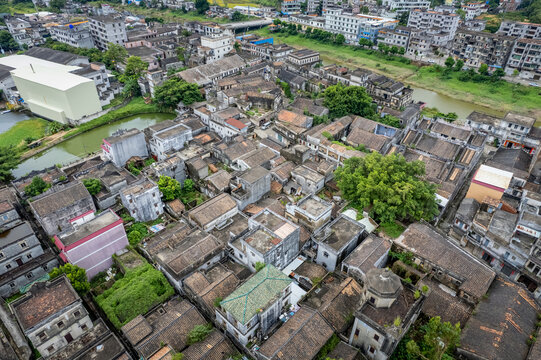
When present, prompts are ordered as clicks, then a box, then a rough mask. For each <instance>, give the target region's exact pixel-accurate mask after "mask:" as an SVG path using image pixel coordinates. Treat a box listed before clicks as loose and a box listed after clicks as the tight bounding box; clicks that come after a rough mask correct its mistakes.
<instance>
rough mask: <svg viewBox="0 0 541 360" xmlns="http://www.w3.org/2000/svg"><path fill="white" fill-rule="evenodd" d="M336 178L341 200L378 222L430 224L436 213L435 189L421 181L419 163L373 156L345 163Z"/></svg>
mask: <svg viewBox="0 0 541 360" xmlns="http://www.w3.org/2000/svg"><path fill="white" fill-rule="evenodd" d="M335 175H336V181H337V183H338V187H339V188H340V190H341V191H342V196H343V198H344V199H346V200H348V201H350V202H351V203H352V204H354V205H356V208H360V209H364V208H369V209H370V215H371V217H373V218H375V219H376V220H377V221H380V222H384V223H385V222H389V223H392V222H394V221H395V220H396V219H400V220H401V219H404V220H415V221H418V220H421V219H425V220H432V218H433V217H434V216H435V215H437V213H438V205H437V202H436V195H435V193H436V187H435V186H434V185H433V184H430V183H428V182H427V181H425V180H423V178H422V177H423V176H424V175H425V166H424V163H423V162H422V161H412V162H408V161H406V159H405V158H404V157H403V156H402V155H400V154H390V155H387V156H383V155H381V154H379V153H377V152H372V153H370V154H368V155H366V156H365V157H364V158H355V157H354V158H350V159H347V160H345V161H344V165H343V166H341V167H339V168H338V169H336V172H335Z"/></svg>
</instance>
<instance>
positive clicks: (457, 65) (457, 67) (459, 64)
mask: <svg viewBox="0 0 541 360" xmlns="http://www.w3.org/2000/svg"><path fill="white" fill-rule="evenodd" d="M463 67H464V61H463V60H461V59H458V60H457V61H456V63H455V71H461V70H462V68H463Z"/></svg>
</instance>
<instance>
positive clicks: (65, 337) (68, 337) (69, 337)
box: [64, 333, 73, 344]
mask: <svg viewBox="0 0 541 360" xmlns="http://www.w3.org/2000/svg"><path fill="white" fill-rule="evenodd" d="M64 339H66V341H67V342H68V344H69V343H70V342H72V341H73V336H71V334H70V333H67V334H66V335H64Z"/></svg>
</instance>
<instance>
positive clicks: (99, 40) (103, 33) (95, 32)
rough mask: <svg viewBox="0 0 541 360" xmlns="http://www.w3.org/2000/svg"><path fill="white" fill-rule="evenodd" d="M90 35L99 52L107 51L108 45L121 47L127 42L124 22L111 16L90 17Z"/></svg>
mask: <svg viewBox="0 0 541 360" xmlns="http://www.w3.org/2000/svg"><path fill="white" fill-rule="evenodd" d="M90 33H91V35H92V38H93V39H94V44H95V45H96V47H97V48H98V49H100V50H107V48H108V45H107V44H109V43H113V44H119V45H123V44H124V43H125V42H126V41H127V40H128V36H127V35H126V27H125V26H124V20H122V18H115V17H113V16H111V15H107V16H94V17H91V18H90Z"/></svg>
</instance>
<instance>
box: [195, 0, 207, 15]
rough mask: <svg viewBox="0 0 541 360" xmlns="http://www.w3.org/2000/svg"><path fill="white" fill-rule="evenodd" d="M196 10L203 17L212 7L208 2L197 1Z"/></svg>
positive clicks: (205, 0)
mask: <svg viewBox="0 0 541 360" xmlns="http://www.w3.org/2000/svg"><path fill="white" fill-rule="evenodd" d="M195 9H196V10H197V12H198V13H199V14H201V15H203V14H204V13H206V12H207V11H208V10H209V9H210V5H209V3H208V1H207V0H195Z"/></svg>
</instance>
